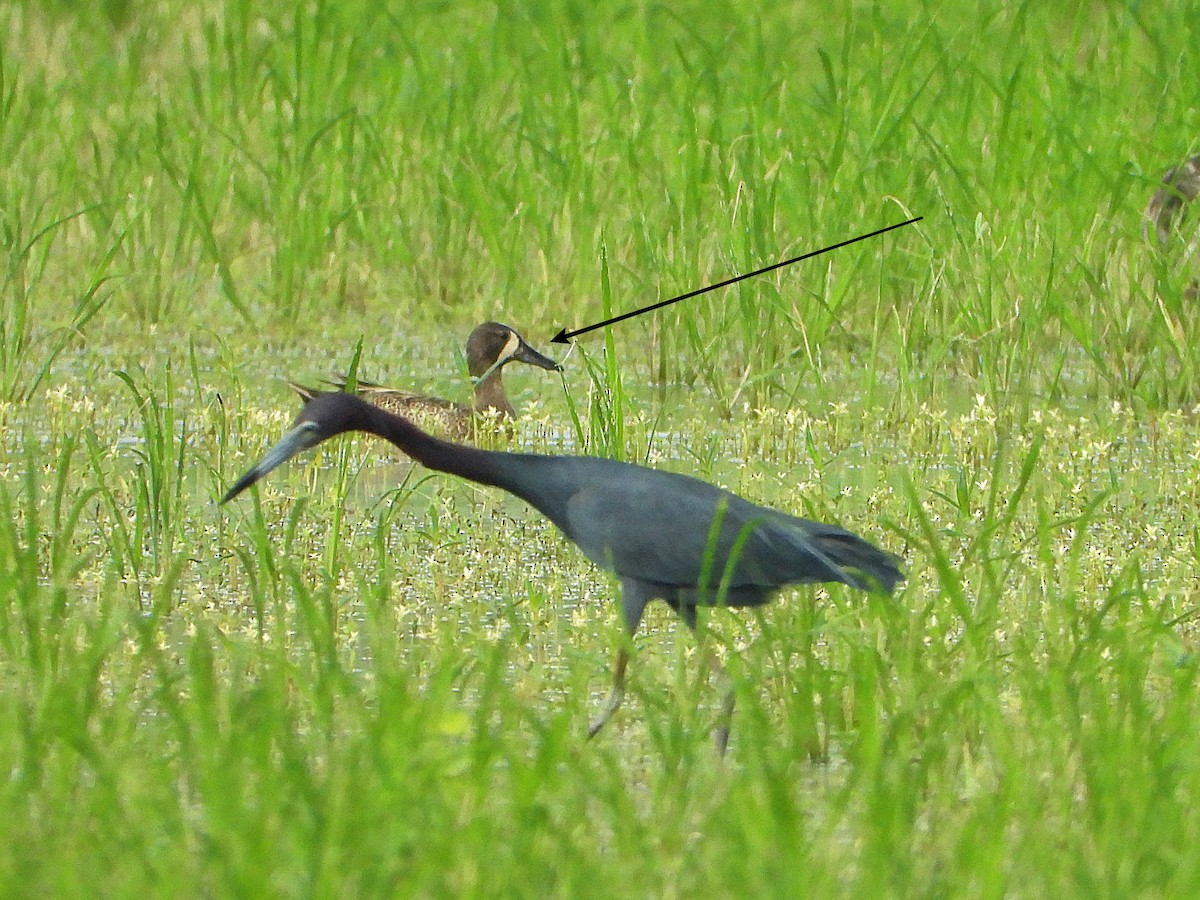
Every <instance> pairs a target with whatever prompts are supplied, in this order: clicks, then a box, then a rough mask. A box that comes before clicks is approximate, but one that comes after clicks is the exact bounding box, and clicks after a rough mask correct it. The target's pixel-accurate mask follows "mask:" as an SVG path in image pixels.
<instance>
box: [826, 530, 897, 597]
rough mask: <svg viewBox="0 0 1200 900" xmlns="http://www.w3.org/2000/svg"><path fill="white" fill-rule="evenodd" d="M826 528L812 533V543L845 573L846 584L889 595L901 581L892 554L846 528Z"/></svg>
mask: <svg viewBox="0 0 1200 900" xmlns="http://www.w3.org/2000/svg"><path fill="white" fill-rule="evenodd" d="M827 527H828V528H829V530H828V531H823V532H818V533H817V534H813V535H811V537H812V540H813V543H815V544H816V545H817V549H818V550H820V552H821V553H822V554H824V555H825V556H826V557H827V558H828V559H829V560H831V561H832V562H833V563H834V564H835V565H836V566H837V568H838V569H839V570H840V571H841V572H842V574H843V575H845V576H846V579H845V580H846V583H847V584H850V585H853V586H854V587H857V588H861V589H862V590H864V591H869V590H876V589H882V590H884V591H886V592H887V593H889V594H890V593H892V592H893V591H895V590H896V585H897V584H899V583H900V582H902V581H903V580H904V573H903V572H901V571H900V568H899V565H898V564H899V562H900V560H899V559H897V558H896V557H895V556H892V554H890V553H888V552H887V551H885V550H880V549H879V548H878V547H876V546H875V545H874V544H872V543H871V542H870V541H867V540H864V539H863V538H860V537H859V536H858V535H856V534H851V533H850V532H849V531H845V530H843V529H841V528H833V527H831V526H827ZM847 570H849V571H847Z"/></svg>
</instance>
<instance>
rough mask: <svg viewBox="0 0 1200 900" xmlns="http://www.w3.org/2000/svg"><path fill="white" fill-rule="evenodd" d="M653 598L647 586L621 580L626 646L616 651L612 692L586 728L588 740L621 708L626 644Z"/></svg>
mask: <svg viewBox="0 0 1200 900" xmlns="http://www.w3.org/2000/svg"><path fill="white" fill-rule="evenodd" d="M652 596H653V588H651V587H650V586H649V585H645V584H642V583H641V582H638V581H630V580H623V581H622V582H621V612H622V614H623V615H624V618H625V634H626V636H627V640H626V644H623V645H622V646H621V648H620V649H619V650H618V651H617V662H616V665H614V666H613V681H612V690H610V691H609V692H608V700H607V701H606V702H605V704H604V709H603V710H601V711H600V715H598V716H596V718H594V719H593V720H592V724H591V725H590V726H589V727H588V739H589V740H590V739H591V738H594V737H595V736H596V735H597V733H599V731H600V729H601V728H603V727H604V724H605V723H606V722H607V721H608V720H609V719H611V718H612V714H613V713H615V712H616V711H617V710H618V709H619V708H620V706H621V701H622V700H624V699H625V670H626V669H627V668H628V667H629V647H628V646H627V644H628V643H630V642H632V640H633V635H634V632H636V631H637V627H638V625H640V624H641V621H642V613H643V612H645V610H646V604H647V603H649V602H650V598H651V597H652Z"/></svg>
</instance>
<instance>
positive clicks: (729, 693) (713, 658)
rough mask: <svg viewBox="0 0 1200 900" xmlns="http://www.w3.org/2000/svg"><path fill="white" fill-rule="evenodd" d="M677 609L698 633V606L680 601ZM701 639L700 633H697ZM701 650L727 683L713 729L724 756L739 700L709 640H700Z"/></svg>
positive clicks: (718, 752) (693, 631)
mask: <svg viewBox="0 0 1200 900" xmlns="http://www.w3.org/2000/svg"><path fill="white" fill-rule="evenodd" d="M676 611H677V612H678V613H679V615H680V616H681V617H682V618H683V621H684V622H685V623H686V624H687V627H688V628H690V629H691V630H692V634H697V628H696V607H695V606H694V605H688V604H684V603H682V602H681V603H680V605H679V606H677V607H676ZM697 638H698V639H699V635H697ZM700 644H701V648H702V649H701V652H702V653H703V654H704V657H705V659H707V661H708V665H709V667H710V668H711V669H712V671H713V673H714V674H715V675H716V676H717V681H719V682H723V683H724V684H725V696H724V697H723V698H722V700H721V715H720V718H718V719H717V727H716V730H715V731H713V742H714V743H715V744H716V745H717V755H718V756H724V755H725V748H726V747H728V746H729V728H730V725H731V724H732V722H733V707H734V703H735V702H736V700H737V697H736V695H735V694H734V692H733V680H732V679H731V678H730V677H729V673H728V672H726V671H725V667H724V666H723V665H721V660H720V659H718V658H717V654H715V653H713V652H712V650H711V649H709V647H708V642H707V641H704V640H700Z"/></svg>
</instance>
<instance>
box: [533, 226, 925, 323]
mask: <svg viewBox="0 0 1200 900" xmlns="http://www.w3.org/2000/svg"><path fill="white" fill-rule="evenodd" d="M923 218H925V217H924V216H917V217H916V218H915V219H909V220H908V221H907V222H898V223H896V224H895V225H889V226H888V227H887V228H880V229H879V230H878V231H872V232H871V233H870V234H860V235H859V236H858V237H853V238H850V240H848V241H842V242H841V243H840V244H831V245H830V246H828V247H822V248H821V249H820V250H814V251H812V252H811V253H805V254H804V255H803V256H796V257H793V258H792V259H785V260H784V261H783V262H777V263H774V264H773V265H770V266H766V267H765V268H762V269H755V270H754V271H753V272H747V273H746V274H745V275H738V276H735V277H734V278H730V279H727V280H725V281H722V282H719V283H718V284H710V285H709V286H708V287H702V288H700V289H699V290H695V291H688V292H687V293H686V294H680V295H679V296H678V297H672V298H671V299H670V300H663V301H662V302H661V303H655V304H653V305H652V306H644V307H642V308H641V309H635V310H634V311H633V312H627V313H625V314H623V315H620V316H615V317H613V318H611V319H605V320H604V321H603V322H597V323H596V324H595V325H589V326H587V328H580V329H577V330H576V331H567V329H565V328H562V329H560V330H559V332H558V334H556V335H555V336H554V337H552V338H550V340H551V342H552V343H555V344H569V343H571V338H573V337H575V336H577V335H580V334H586V333H587V332H589V331H595V330H596V329H597V328H603V327H604V326H605V325H612V324H613V323H614V322H620V321H621V320H623V319H632V318H633V317H634V316H640V315H641V314H642V313H648V312H652V311H653V310H656V309H662V307H664V306H670V305H671V304H672V303H678V302H679V301H680V300H687V299H688V298H689V297H696V296H698V295H700V294H707V293H708V292H709V291H715V290H716V289H717V288H723V287H729V285H731V284H737V283H738V282H739V281H745V280H746V279H747V278H753V277H754V276H755V275H763V274H765V273H767V272H771V271H774V270H775V269H782V268H783V267H784V266H790V265H791V264H792V263H798V262H800V260H802V259H811V258H812V257H814V256H820V255H821V254H822V253H828V252H829V251H830V250H836V249H838V248H839V247H845V246H848V245H850V244H854V243H857V242H858V241H865V240H866V239H867V238H873V237H876V236H877V235H881V234H883V233H884V232H887V231H892V230H894V229H896V228H903V227H904V226H905V225H911V224H913V223H914V222H920V221H921V220H922V219H923Z"/></svg>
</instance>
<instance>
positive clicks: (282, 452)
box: [221, 422, 322, 503]
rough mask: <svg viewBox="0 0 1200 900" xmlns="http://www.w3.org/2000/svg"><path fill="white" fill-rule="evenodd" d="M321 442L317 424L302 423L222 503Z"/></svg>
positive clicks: (230, 491) (232, 488)
mask: <svg viewBox="0 0 1200 900" xmlns="http://www.w3.org/2000/svg"><path fill="white" fill-rule="evenodd" d="M321 440H322V438H321V435H320V434H319V433H318V431H317V423H316V422H301V423H300V424H299V425H297V426H296V427H295V428H293V429H292V430H291V431H289V432H288V433H287V434H285V435H284V436H283V439H282V440H280V442H279V443H278V444H276V445H275V446H274V447H272V448H271V449H270V450H268V451H267V455H266V456H264V457H263V458H262V459H261V460H259V461H258V464H257V465H255V466H254V468H252V469H251V470H250V471H249V472H247V473H246V474H245V475H243V476H242V477H241V478H239V479H238V480H237V482H236V483H235V484H234V485H233V487H231V488H230V489H229V490H228V491H226V492H225V496H224V497H222V498H221V502H222V503H228V502H229V501H230V500H232V499H233V498H234V497H236V496H237V495H238V494H240V493H242V491H244V490H246V488H248V487H250V485H252V484H254V482H256V481H258V480H259V479H260V478H262V477H263V476H264V475H266V474H267V473H268V472H270V471H271V470H272V469H274V468H276V467H277V466H280V465H282V464H283V463H285V462H287V461H288V460H289V459H291V458H292V457H293V456H295V455H296V454H297V453H300V452H301V451H303V450H307V449H308V448H309V447H312V446H315V445H316V444H319V443H320V442H321Z"/></svg>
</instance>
